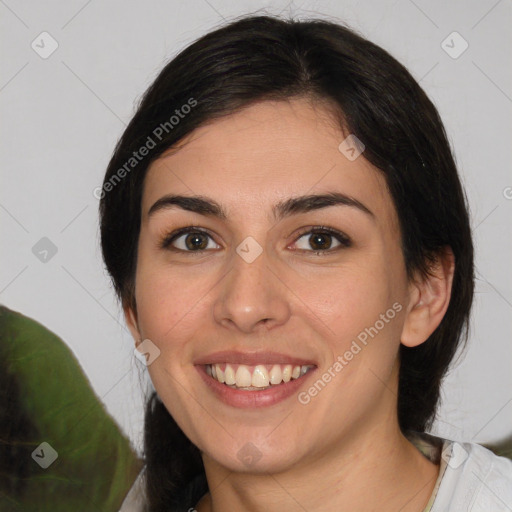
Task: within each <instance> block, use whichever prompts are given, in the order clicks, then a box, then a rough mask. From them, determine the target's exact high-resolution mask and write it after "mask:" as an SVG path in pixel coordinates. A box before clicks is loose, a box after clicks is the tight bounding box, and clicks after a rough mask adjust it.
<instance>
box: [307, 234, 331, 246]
mask: <svg viewBox="0 0 512 512" xmlns="http://www.w3.org/2000/svg"><path fill="white" fill-rule="evenodd" d="M327 237H329V235H324V234H322V233H316V234H314V235H311V238H310V242H311V244H312V246H313V248H314V249H329V247H330V246H331V244H330V241H329V240H328V239H327ZM323 244H327V247H318V246H319V245H320V246H322V245H323Z"/></svg>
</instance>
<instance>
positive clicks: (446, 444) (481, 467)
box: [119, 434, 512, 512]
mask: <svg viewBox="0 0 512 512" xmlns="http://www.w3.org/2000/svg"><path fill="white" fill-rule="evenodd" d="M410 440H411V442H413V443H414V444H415V445H416V446H417V447H418V449H420V451H421V452H422V453H423V454H424V455H425V456H426V457H427V458H429V459H430V460H432V461H433V462H435V463H436V464H439V465H440V468H439V476H438V478H437V482H436V485H435V488H434V491H433V493H432V496H431V497H430V500H429V503H428V505H427V507H426V508H425V510H424V512H512V461H511V460H509V459H507V458H505V457H498V456H497V455H495V454H494V453H493V452H491V451H490V450H488V449H487V448H484V447H483V446H480V445H478V444H474V443H459V442H456V441H450V440H447V439H441V438H438V437H434V436H431V435H428V434H421V435H418V434H416V436H415V437H412V438H411V439H410ZM143 504H144V470H143V471H142V472H141V473H140V474H139V476H138V477H137V480H136V481H135V483H134V485H133V486H132V488H131V489H130V492H129V494H128V495H127V497H126V499H125V501H124V502H123V505H122V506H121V508H120V510H119V512H142V511H143ZM187 506H190V504H188V505H187Z"/></svg>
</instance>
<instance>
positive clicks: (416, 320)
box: [401, 247, 455, 347]
mask: <svg viewBox="0 0 512 512" xmlns="http://www.w3.org/2000/svg"><path fill="white" fill-rule="evenodd" d="M454 271H455V258H454V256H453V251H452V250H451V248H450V247H446V248H445V249H444V250H443V252H440V253H439V255H438V257H437V259H436V261H435V263H434V264H433V265H431V267H430V271H429V274H428V275H427V276H419V277H418V278H417V279H416V280H415V281H414V282H411V285H410V300H409V305H408V308H407V316H406V318H405V323H404V327H403V330H402V336H401V342H402V344H403V345H406V346H407V347H416V346H418V345H420V344H421V343H423V342H424V341H426V340H427V339H428V338H429V336H430V335H431V334H432V333H433V332H434V331H435V330H436V329H437V327H438V326H439V324H440V323H441V321H442V319H443V317H444V315H445V313H446V310H447V309H448V305H449V304H450V297H451V290H452V283H453V274H454Z"/></svg>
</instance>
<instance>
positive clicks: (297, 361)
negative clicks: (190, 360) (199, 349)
mask: <svg viewBox="0 0 512 512" xmlns="http://www.w3.org/2000/svg"><path fill="white" fill-rule="evenodd" d="M216 363H231V364H245V365H248V366H255V365H258V364H291V365H294V366H302V365H313V366H316V363H315V362H314V361H312V360H311V359H303V358H300V357H295V356H289V355H287V354H281V353H279V352H239V351H233V350H224V351H221V352H214V353H212V354H208V355H205V356H201V357H198V358H197V359H196V360H195V361H194V364H196V365H199V364H216Z"/></svg>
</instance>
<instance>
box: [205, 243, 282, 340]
mask: <svg viewBox="0 0 512 512" xmlns="http://www.w3.org/2000/svg"><path fill="white" fill-rule="evenodd" d="M276 274H277V271H276V270H274V269H272V268H271V266H270V264H269V261H268V258H267V257H266V253H265V251H263V253H262V254H261V255H260V256H259V257H258V258H256V260H254V261H253V262H251V263H247V262H246V261H244V259H242V258H241V257H240V256H238V254H235V256H234V261H233V266H232V268H231V270H230V271H229V272H228V273H227V275H226V276H225V278H224V279H222V281H221V283H220V284H219V286H220V288H219V290H220V291H219V293H218V296H217V297H216V300H215V302H214V305H213V316H214V319H215V321H216V322H217V323H218V324H220V325H222V326H223V327H225V328H229V329H231V330H239V331H241V332H243V333H245V334H249V333H251V332H256V331H258V330H268V329H272V328H274V327H276V326H278V325H282V324H284V323H285V322H286V321H287V320H288V318H289V317H290V305H289V301H288V297H287V288H286V286H285V285H284V284H283V283H282V281H281V280H280V279H279V278H278V277H277V276H276Z"/></svg>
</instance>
